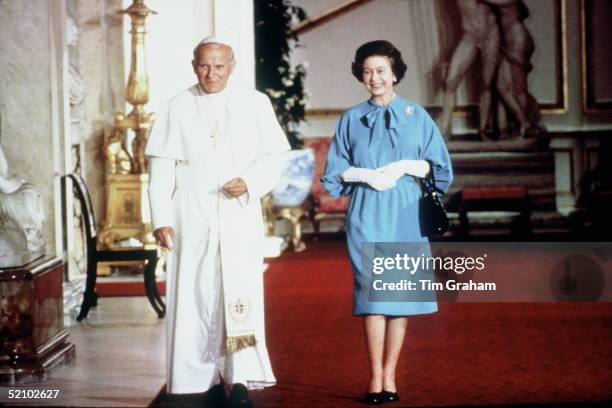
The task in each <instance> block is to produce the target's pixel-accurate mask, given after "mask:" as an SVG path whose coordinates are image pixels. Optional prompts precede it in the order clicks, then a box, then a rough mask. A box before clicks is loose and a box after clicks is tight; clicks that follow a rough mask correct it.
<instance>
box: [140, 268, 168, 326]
mask: <svg viewBox="0 0 612 408" xmlns="http://www.w3.org/2000/svg"><path fill="white" fill-rule="evenodd" d="M156 266H157V256H154V257H151V258H149V262H147V264H146V265H145V270H144V283H145V291H146V293H147V298H148V299H149V303H151V306H153V309H154V310H155V311H156V312H157V316H158V317H159V318H160V319H161V318H163V317H164V315H165V314H166V306H165V305H164V304H163V302H162V301H161V297H160V296H159V292H158V291H157V284H156V282H155V268H156ZM158 302H159V303H158Z"/></svg>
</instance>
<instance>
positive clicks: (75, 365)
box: [0, 297, 166, 407]
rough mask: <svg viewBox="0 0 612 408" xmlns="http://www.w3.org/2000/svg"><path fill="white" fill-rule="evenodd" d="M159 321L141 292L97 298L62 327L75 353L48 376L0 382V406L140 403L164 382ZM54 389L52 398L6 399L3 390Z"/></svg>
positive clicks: (136, 405)
mask: <svg viewBox="0 0 612 408" xmlns="http://www.w3.org/2000/svg"><path fill="white" fill-rule="evenodd" d="M164 323H165V320H160V319H158V318H157V315H156V314H155V312H154V311H153V309H152V308H151V305H150V304H149V302H148V301H147V299H146V297H130V298H127V297H119V298H100V299H99V300H98V307H97V308H95V309H92V311H91V312H90V313H89V317H88V318H87V320H85V321H83V322H82V323H79V324H75V325H73V326H70V327H67V329H68V331H69V332H70V341H71V342H73V343H74V344H75V345H76V358H75V359H74V360H73V361H72V362H71V363H69V364H68V365H65V366H64V367H61V368H59V369H57V370H55V371H54V372H53V373H52V374H51V378H50V380H49V381H47V382H45V383H42V384H28V385H24V386H21V387H0V406H3V404H6V405H9V406H78V407H87V406H95V407H118V406H120V407H143V406H147V405H149V404H150V403H151V401H152V400H153V398H154V397H155V395H156V394H157V393H158V392H159V390H160V389H161V387H162V386H163V385H164V384H165V382H166V380H165V372H164V371H165V362H164V342H165V339H164V337H165V336H164ZM16 389H19V390H34V389H46V390H59V393H58V396H57V398H55V399H19V400H16V399H11V400H9V399H8V394H9V390H16Z"/></svg>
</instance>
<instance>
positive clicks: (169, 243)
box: [153, 227, 176, 251]
mask: <svg viewBox="0 0 612 408" xmlns="http://www.w3.org/2000/svg"><path fill="white" fill-rule="evenodd" d="M153 236H154V237H155V240H156V241H157V243H158V244H159V245H161V246H162V247H164V248H166V249H167V250H168V251H172V247H173V246H174V241H175V240H176V232H175V231H174V228H172V227H161V228H158V229H156V230H155V231H153Z"/></svg>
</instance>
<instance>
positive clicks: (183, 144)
mask: <svg viewBox="0 0 612 408" xmlns="http://www.w3.org/2000/svg"><path fill="white" fill-rule="evenodd" d="M192 64H193V69H194V72H195V74H196V76H197V78H198V83H197V84H196V85H194V86H192V87H190V88H189V89H187V90H185V91H183V92H181V93H180V94H178V95H177V96H175V97H174V98H172V99H171V100H170V101H169V102H167V103H166V105H165V106H164V107H163V108H162V109H161V110H160V112H159V113H158V116H157V119H156V120H155V124H154V126H153V129H152V131H151V135H150V137H149V141H148V143H147V147H146V150H145V153H146V155H147V156H149V157H150V177H151V178H150V187H149V195H150V200H151V207H152V218H153V224H154V228H155V230H154V235H155V238H156V239H157V241H158V243H159V244H160V245H161V246H163V247H165V248H167V249H168V250H170V251H171V252H170V256H169V262H168V264H169V267H170V269H169V274H168V291H167V302H168V305H169V307H168V319H167V342H166V351H167V352H166V359H167V363H166V364H167V377H168V383H167V391H168V392H169V393H171V394H187V393H201V392H204V391H207V390H209V389H210V388H212V387H213V386H215V385H216V384H220V383H223V384H225V385H226V388H229V400H230V403H231V405H232V406H241V407H248V406H251V401H250V399H249V397H248V393H247V389H262V388H264V387H268V386H272V385H274V384H275V382H276V379H275V377H274V374H273V373H272V368H271V365H270V359H269V357H268V350H267V348H266V339H265V331H264V302H263V251H262V249H263V248H262V247H263V238H264V229H263V220H262V212H261V202H260V199H261V197H262V196H263V195H265V194H266V193H267V192H268V191H270V190H271V189H272V188H273V187H274V185H275V183H276V180H277V179H278V175H279V173H280V163H281V156H282V153H283V152H285V151H287V150H289V144H288V143H287V139H286V136H285V134H284V133H283V131H282V129H281V127H280V125H279V124H278V121H277V119H276V116H275V114H274V110H273V108H272V104H271V103H270V100H269V99H268V97H267V96H265V95H264V94H262V93H260V92H258V91H256V90H254V89H249V88H245V87H242V86H240V85H238V84H237V83H234V80H233V79H232V78H231V75H232V73H233V72H234V68H235V60H234V54H233V50H232V48H231V46H230V44H229V43H228V42H226V41H224V40H222V39H219V38H215V37H207V38H205V39H204V40H202V41H201V42H200V43H199V44H198V45H197V46H196V48H195V49H194V59H193V61H192ZM230 385H231V388H230V387H229V386H230Z"/></svg>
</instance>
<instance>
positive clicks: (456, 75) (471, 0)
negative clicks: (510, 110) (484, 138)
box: [440, 0, 501, 136]
mask: <svg viewBox="0 0 612 408" xmlns="http://www.w3.org/2000/svg"><path fill="white" fill-rule="evenodd" d="M457 6H458V7H459V12H460V14H461V27H462V29H463V34H462V36H461V40H460V41H459V44H458V45H457V47H456V48H455V51H454V52H453V56H452V57H451V62H450V67H449V69H448V72H447V74H446V79H445V81H444V97H443V98H444V99H443V103H442V108H443V111H442V118H441V120H440V130H441V131H442V133H443V134H444V135H445V136H448V135H449V134H450V132H451V120H452V114H453V110H454V108H455V93H456V91H457V88H458V87H459V84H460V83H461V80H462V79H463V78H464V77H465V75H466V73H467V72H468V69H470V67H472V66H473V65H474V63H475V62H476V57H477V56H478V55H479V54H480V61H481V64H482V74H481V78H482V93H481V95H480V102H479V108H480V124H479V127H478V130H479V132H480V133H481V134H482V133H484V132H485V128H486V126H487V122H488V120H489V112H490V110H491V89H492V88H491V87H492V83H493V77H494V75H495V72H496V70H497V65H498V63H499V55H500V38H501V35H500V30H499V27H498V25H497V19H496V17H495V14H494V13H493V10H492V9H491V7H490V6H489V4H487V3H485V2H483V1H480V0H458V1H457Z"/></svg>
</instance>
